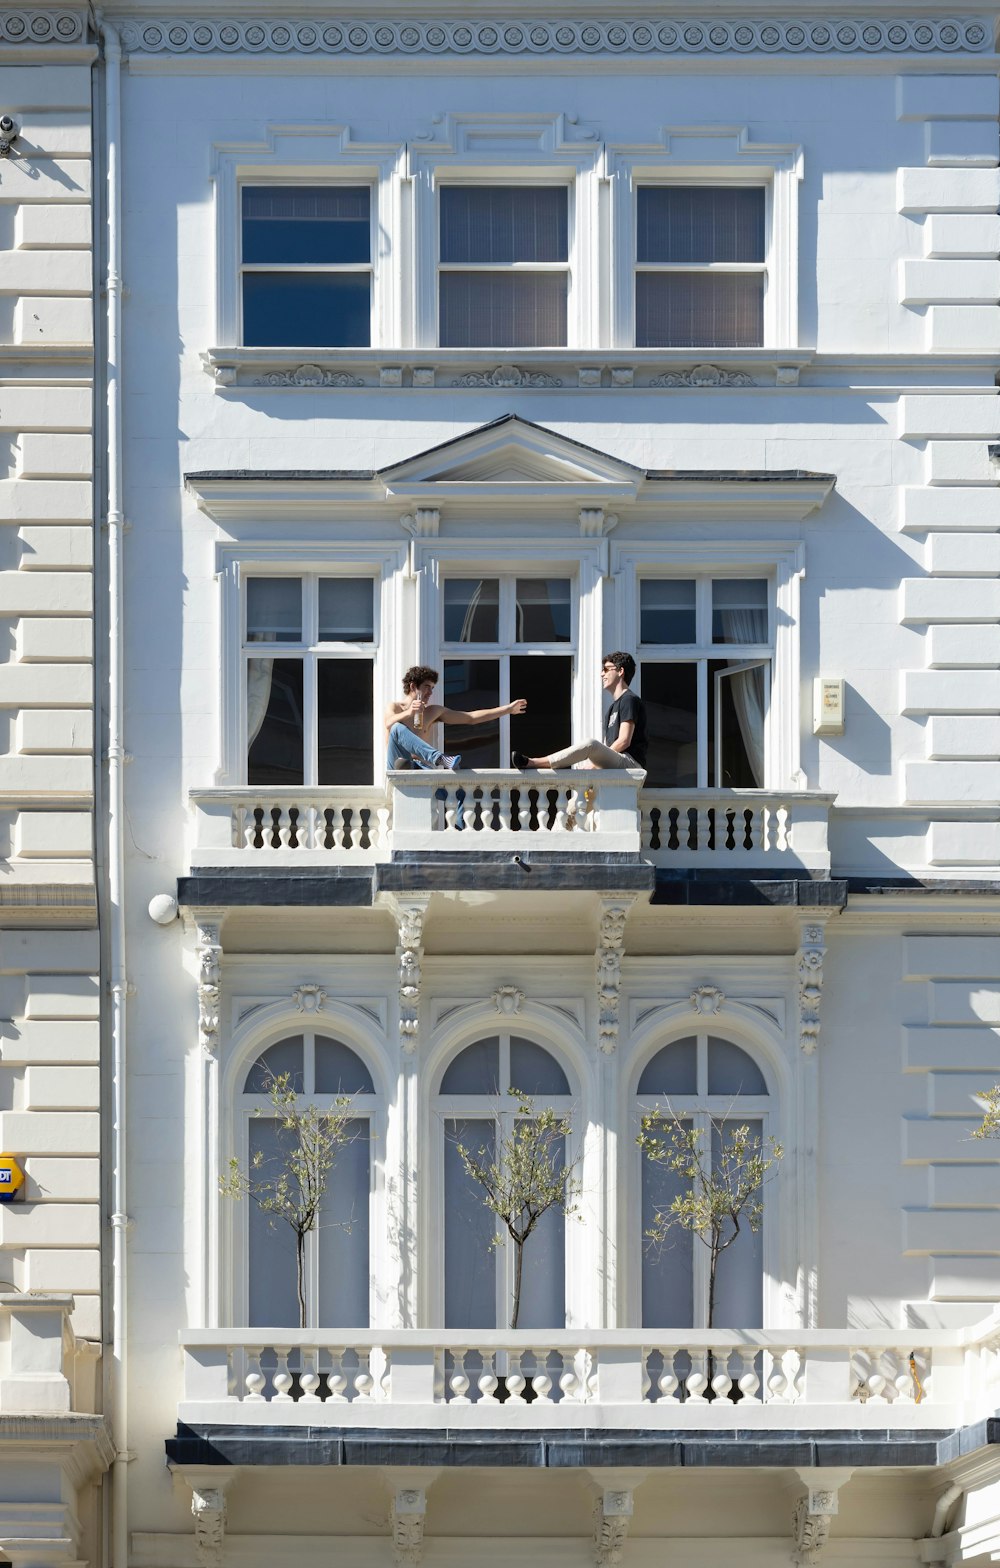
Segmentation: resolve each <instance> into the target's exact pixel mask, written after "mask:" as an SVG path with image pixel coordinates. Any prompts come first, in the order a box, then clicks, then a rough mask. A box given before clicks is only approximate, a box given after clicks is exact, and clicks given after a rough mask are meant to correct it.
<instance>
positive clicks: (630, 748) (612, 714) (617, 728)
mask: <svg viewBox="0 0 1000 1568" xmlns="http://www.w3.org/2000/svg"><path fill="white" fill-rule="evenodd" d="M634 674H635V660H634V659H633V657H632V655H631V654H630V653H606V654H605V655H604V658H603V659H602V661H601V685H602V686H603V687H604V690H605V691H606V692H607V693H608V694H609V695H610V697H611V706H610V708H609V709H608V713H607V717H606V719H605V721H604V740H603V741H599V740H585V741H583V742H582V743H581V744H580V745H579V746H567V747H565V749H564V750H563V751H554V752H553V753H552V754H551V756H548V757H526V756H525V755H524V752H523V751H514V752H511V761H512V762H513V764H514V766H515V768H571V767H572V766H573V765H574V763H579V764H580V766H581V767H589V768H645V766H646V748H647V744H648V741H647V732H646V709H645V706H644V704H643V702H642V699H641V698H639V697H637V696H636V695H635V692H633V691H630V690H629V682H630V681H631V679H632V677H633V675H634Z"/></svg>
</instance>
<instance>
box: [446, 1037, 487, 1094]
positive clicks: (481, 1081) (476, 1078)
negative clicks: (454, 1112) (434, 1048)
mask: <svg viewBox="0 0 1000 1568" xmlns="http://www.w3.org/2000/svg"><path fill="white" fill-rule="evenodd" d="M441 1093H442V1094H489V1095H497V1094H499V1093H500V1041H499V1039H498V1038H497V1036H496V1035H491V1036H490V1037H489V1038H488V1039H486V1040H476V1041H475V1042H474V1043H473V1044H472V1045H467V1046H466V1047H465V1050H464V1051H459V1053H458V1055H457V1056H456V1057H455V1060H454V1061H453V1062H450V1063H449V1065H448V1068H447V1070H446V1072H445V1075H444V1077H443V1078H442V1080H441Z"/></svg>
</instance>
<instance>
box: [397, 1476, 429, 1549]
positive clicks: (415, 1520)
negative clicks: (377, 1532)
mask: <svg viewBox="0 0 1000 1568" xmlns="http://www.w3.org/2000/svg"><path fill="white" fill-rule="evenodd" d="M426 1516H427V1493H426V1491H425V1490H424V1489H423V1487H419V1486H405V1487H397V1489H396V1491H395V1492H394V1493H393V1494H392V1507H391V1509H390V1511H389V1523H390V1527H391V1529H392V1555H393V1559H394V1561H395V1563H396V1568H419V1565H420V1561H421V1559H422V1557H423V1555H424V1520H425V1518H426Z"/></svg>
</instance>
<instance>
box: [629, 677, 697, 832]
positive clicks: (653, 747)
mask: <svg viewBox="0 0 1000 1568" xmlns="http://www.w3.org/2000/svg"><path fill="white" fill-rule="evenodd" d="M642 700H643V702H644V703H645V704H646V721H647V724H648V726H649V751H648V753H647V763H648V768H649V774H648V779H647V782H648V784H649V786H650V788H653V789H693V788H694V787H695V786H696V785H697V783H698V667H697V665H695V664H650V663H645V662H644V663H643V666H642ZM681 826H682V825H681V824H678V832H680V831H681ZM661 831H662V825H661Z"/></svg>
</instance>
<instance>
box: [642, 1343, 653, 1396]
mask: <svg viewBox="0 0 1000 1568" xmlns="http://www.w3.org/2000/svg"><path fill="white" fill-rule="evenodd" d="M639 1357H640V1360H641V1361H642V1395H641V1397H642V1400H643V1403H645V1402H646V1400H648V1399H649V1396H650V1394H651V1393H652V1391H653V1378H652V1374H651V1373H650V1370H649V1357H650V1352H649V1351H648V1350H645V1349H644V1350H641V1351H640V1352H639Z"/></svg>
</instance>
